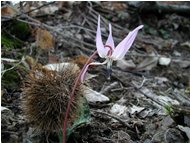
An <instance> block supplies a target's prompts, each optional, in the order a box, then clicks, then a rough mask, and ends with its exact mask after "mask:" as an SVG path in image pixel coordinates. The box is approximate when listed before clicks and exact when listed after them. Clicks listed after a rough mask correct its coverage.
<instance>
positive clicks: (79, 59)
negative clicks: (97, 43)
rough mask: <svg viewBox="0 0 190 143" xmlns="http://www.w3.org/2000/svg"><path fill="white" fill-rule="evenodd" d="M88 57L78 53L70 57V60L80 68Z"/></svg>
mask: <svg viewBox="0 0 190 143" xmlns="http://www.w3.org/2000/svg"><path fill="white" fill-rule="evenodd" d="M88 58H89V57H87V56H84V55H78V56H74V57H72V59H71V62H73V63H75V64H77V65H78V66H79V67H80V68H82V67H83V66H84V65H85V64H86V62H87V60H88ZM90 62H92V61H90Z"/></svg>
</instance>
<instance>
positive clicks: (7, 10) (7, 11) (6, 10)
mask: <svg viewBox="0 0 190 143" xmlns="http://www.w3.org/2000/svg"><path fill="white" fill-rule="evenodd" d="M16 14H17V11H16V9H14V8H13V7H11V6H10V5H6V6H3V7H2V8H1V16H7V15H8V16H15V15H16Z"/></svg>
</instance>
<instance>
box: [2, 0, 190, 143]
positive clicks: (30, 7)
mask: <svg viewBox="0 0 190 143" xmlns="http://www.w3.org/2000/svg"><path fill="white" fill-rule="evenodd" d="M1 7H2V10H1V13H2V15H1V58H2V59H1V77H2V78H1V108H2V109H1V141H2V143H42V142H49V143H58V142H59V138H58V137H57V136H56V135H55V134H53V133H52V134H51V135H49V136H48V137H47V135H45V134H44V133H43V131H41V132H39V131H35V129H33V128H32V127H31V125H30V123H28V122H27V120H26V118H25V116H24V115H23V110H22V106H21V99H22V96H23V95H22V88H23V81H24V79H25V77H26V75H27V73H28V72H29V71H30V70H32V69H33V67H35V66H36V65H39V66H43V65H46V64H50V63H62V62H72V63H76V64H78V66H79V67H80V68H82V66H83V65H84V64H85V62H86V60H87V57H89V56H90V55H91V54H92V52H93V51H94V50H95V49H96V46H95V36H96V28H97V18H98V15H99V14H100V15H101V28H102V35H103V40H106V38H107V36H108V32H109V31H108V23H111V24H112V26H113V38H114V40H115V45H117V44H118V43H119V42H120V41H121V40H122V39H123V38H124V37H125V36H126V35H127V34H128V32H129V31H131V30H132V29H134V28H136V27H137V26H138V25H141V24H142V25H144V28H143V29H142V30H140V31H139V33H138V36H137V38H136V40H135V42H134V44H133V45H132V47H131V48H130V50H129V52H128V53H127V54H126V56H125V59H123V60H122V61H116V62H114V63H113V67H112V68H113V70H112V75H111V79H110V80H109V79H108V73H107V70H106V66H96V67H95V66H91V67H90V68H89V70H88V73H90V74H92V75H96V77H94V78H91V79H89V81H88V84H89V87H91V88H92V89H93V90H95V91H97V92H99V93H101V94H103V95H105V96H107V97H108V98H109V101H98V102H89V108H90V116H91V118H90V121H89V122H88V123H86V124H82V125H80V126H78V127H77V128H76V129H75V130H74V131H73V132H72V134H71V136H70V137H69V139H68V141H67V142H68V143H75V142H76V143H188V142H189V141H190V19H189V14H190V3H189V2H172V1H169V2H133V1H131V2H20V3H17V4H14V5H13V4H12V3H10V2H1ZM12 7H14V9H16V11H14V9H13V8H12ZM37 28H39V29H40V30H41V32H42V30H46V32H44V35H46V36H45V37H46V38H47V39H44V40H43V39H40V38H39V37H41V36H39V33H38V31H39V29H37ZM50 34H51V35H52V37H53V38H52V37H51V36H49V35H50ZM23 57H25V58H24V59H23ZM5 58H7V59H5ZM11 59H12V60H15V61H12V60H11ZM103 60H104V59H101V58H100V57H99V56H96V57H95V58H94V61H97V62H103Z"/></svg>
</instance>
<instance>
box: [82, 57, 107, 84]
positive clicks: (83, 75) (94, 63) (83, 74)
mask: <svg viewBox="0 0 190 143" xmlns="http://www.w3.org/2000/svg"><path fill="white" fill-rule="evenodd" d="M107 62H108V60H107V59H106V60H105V61H104V62H103V63H97V62H93V63H90V64H88V65H87V66H86V67H85V69H84V70H83V72H82V74H81V77H80V79H81V82H83V81H84V77H85V74H86V72H87V70H88V67H89V66H90V65H104V64H106V63H107Z"/></svg>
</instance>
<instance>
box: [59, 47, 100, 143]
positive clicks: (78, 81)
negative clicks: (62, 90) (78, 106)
mask: <svg viewBox="0 0 190 143" xmlns="http://www.w3.org/2000/svg"><path fill="white" fill-rule="evenodd" d="M96 54H97V50H96V51H94V52H93V54H92V55H91V56H90V57H89V58H88V60H87V62H86V64H85V65H84V66H83V68H82V70H81V71H80V73H79V75H78V76H77V78H76V80H75V83H74V86H73V88H72V92H71V94H70V99H69V101H68V104H67V110H66V113H65V120H64V125H63V136H62V137H63V139H62V140H63V143H66V130H67V119H68V116H69V111H70V108H71V103H72V101H73V99H74V95H75V90H76V88H77V86H78V84H79V83H80V77H81V75H82V74H83V72H84V70H85V68H86V66H87V65H88V64H89V62H90V61H91V60H92V59H93V58H94V56H95V55H96Z"/></svg>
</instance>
